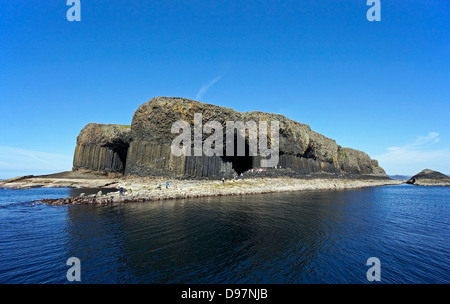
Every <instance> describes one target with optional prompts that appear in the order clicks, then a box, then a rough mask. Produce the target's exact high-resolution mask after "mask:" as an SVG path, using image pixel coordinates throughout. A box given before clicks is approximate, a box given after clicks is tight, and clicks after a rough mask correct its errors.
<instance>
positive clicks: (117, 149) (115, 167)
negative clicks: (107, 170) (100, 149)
mask: <svg viewBox="0 0 450 304" xmlns="http://www.w3.org/2000/svg"><path fill="white" fill-rule="evenodd" d="M128 147H129V144H128V143H120V144H115V145H113V146H110V147H109V149H111V150H112V152H113V155H114V157H113V160H112V162H113V163H112V165H111V169H112V171H113V172H122V173H124V172H125V165H126V161H127V153H128Z"/></svg>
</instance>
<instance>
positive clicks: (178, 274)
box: [0, 185, 450, 284]
mask: <svg viewBox="0 0 450 304" xmlns="http://www.w3.org/2000/svg"><path fill="white" fill-rule="evenodd" d="M74 191H75V190H73V189H67V188H60V189H51V188H50V189H45V188H42V189H29V190H9V189H0V283H70V282H68V281H67V278H66V273H67V271H68V270H69V268H70V266H67V265H66V261H67V260H68V259H69V258H70V257H77V258H78V259H79V260H80V262H81V266H80V274H81V283H362V284H365V283H370V282H369V281H368V280H367V278H366V273H367V271H368V269H369V268H370V266H367V265H366V262H367V259H368V258H370V257H377V258H378V259H379V260H380V263H381V267H380V270H381V277H380V278H381V281H380V283H450V188H449V187H416V186H410V185H400V186H385V187H373V188H365V189H358V190H346V191H308V192H296V193H279V194H266V195H254V196H241V197H236V196H233V197H219V198H202V199H188V200H173V201H164V202H148V203H133V204H116V205H109V206H87V205H83V206H48V205H45V204H42V203H39V202H36V200H39V199H42V198H58V197H67V196H71V195H77V194H78V192H77V193H74ZM78 191H80V190H78ZM93 191H95V190H93ZM70 284H72V283H70ZM370 284H372V283H370Z"/></svg>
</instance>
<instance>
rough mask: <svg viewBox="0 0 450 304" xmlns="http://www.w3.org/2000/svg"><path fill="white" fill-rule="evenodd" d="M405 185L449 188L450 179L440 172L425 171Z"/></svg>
mask: <svg viewBox="0 0 450 304" xmlns="http://www.w3.org/2000/svg"><path fill="white" fill-rule="evenodd" d="M406 183H408V184H412V185H416V186H450V177H448V176H447V175H445V174H443V173H441V172H437V171H433V170H430V169H425V170H423V171H421V172H420V173H418V174H416V175H414V176H413V177H411V178H410V179H409V180H408V181H407V182H406Z"/></svg>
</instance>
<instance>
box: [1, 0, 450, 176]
mask: <svg viewBox="0 0 450 304" xmlns="http://www.w3.org/2000/svg"><path fill="white" fill-rule="evenodd" d="M68 9H69V6H67V5H66V0H58V1H28V0H16V1H9V0H0V104H1V111H0V128H1V137H0V178H7V177H11V176H16V175H23V174H28V173H31V174H40V173H49V172H56V171H63V170H70V169H71V166H72V156H73V150H74V147H75V143H76V136H77V135H78V132H79V131H80V130H81V129H82V128H83V126H84V125H86V124H87V123H89V122H97V123H119V124H130V123H131V118H132V115H133V113H134V111H135V110H136V109H137V107H138V106H139V105H140V104H142V103H144V102H145V101H147V100H149V99H150V98H152V97H154V96H178V97H185V98H191V99H197V100H200V101H202V102H207V103H212V104H217V105H221V106H227V107H231V108H234V109H236V110H239V111H250V110H261V111H267V112H273V113H281V114H284V115H286V116H288V117H289V118H292V119H295V120H298V121H300V122H302V123H306V124H309V125H310V126H311V128H312V129H313V130H315V131H317V132H319V133H322V134H324V135H326V136H328V137H331V138H333V139H335V140H336V141H337V143H338V144H340V145H341V146H344V147H352V148H355V149H359V150H363V151H365V152H367V153H368V154H369V155H370V156H371V157H375V158H379V160H380V163H381V165H382V166H383V167H384V168H385V169H386V171H387V172H388V174H410V175H412V174H414V173H417V172H418V171H420V170H422V169H424V168H430V169H435V170H439V171H442V172H444V173H450V128H449V126H450V123H449V113H450V85H449V83H450V18H449V12H450V2H449V1H448V0H427V1H425V0H421V1H416V0H408V1H400V0H397V1H388V0H381V18H382V19H381V22H369V21H367V19H366V12H367V10H368V9H369V7H368V6H367V5H366V0H348V1H337V0H334V1H332V0H330V1H312V0H295V1H289V0H285V1H253V0H241V1H234V0H215V1H212V0H211V1H196V0H188V1H172V0H151V1H147V0H146V1H143V0H142V1H116V0H109V1H106V0H104V1H93V0H90V1H88V0H81V22H69V21H67V19H66V12H67V10H68Z"/></svg>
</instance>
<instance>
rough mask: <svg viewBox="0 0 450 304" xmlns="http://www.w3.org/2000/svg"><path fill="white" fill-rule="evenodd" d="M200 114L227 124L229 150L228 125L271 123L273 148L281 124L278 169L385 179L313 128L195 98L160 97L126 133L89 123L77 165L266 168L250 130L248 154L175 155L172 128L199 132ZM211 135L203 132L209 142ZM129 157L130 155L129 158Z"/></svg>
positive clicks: (365, 159) (136, 171)
mask: <svg viewBox="0 0 450 304" xmlns="http://www.w3.org/2000/svg"><path fill="white" fill-rule="evenodd" d="M194 114H201V115H202V121H203V125H204V124H205V123H206V122H209V121H217V122H219V123H220V124H221V125H222V127H223V131H224V132H223V134H224V140H223V142H224V146H225V143H226V139H225V133H226V132H225V129H226V128H225V126H226V122H227V121H234V122H237V121H242V122H244V123H247V122H251V121H254V122H256V125H258V124H259V122H261V121H267V122H268V131H267V133H268V139H267V141H268V146H270V142H271V138H270V134H271V132H270V122H271V121H278V123H279V162H278V166H281V167H282V168H290V169H292V170H294V171H295V172H297V173H299V174H310V173H334V174H356V175H379V176H385V173H384V170H383V169H381V168H380V167H379V166H378V162H377V161H375V160H372V159H370V157H369V156H368V155H367V154H366V153H364V152H361V151H357V150H353V149H350V148H342V147H341V146H339V145H337V144H336V142H335V141H334V140H332V139H330V138H327V137H325V136H323V135H321V134H319V133H316V132H314V131H312V130H311V128H310V127H309V126H308V125H305V124H302V123H299V122H297V121H293V120H291V119H288V118H286V117H285V116H282V115H278V114H271V113H264V112H246V113H240V112H237V111H235V110H233V109H229V108H225V107H219V106H215V105H211V104H205V103H201V102H198V101H194V100H189V99H184V98H168V97H155V98H153V99H151V100H150V101H148V102H146V103H144V104H142V105H141V106H140V107H139V108H138V109H137V111H136V112H135V113H134V116H133V120H132V124H131V128H130V129H121V128H123V127H120V126H117V125H97V124H89V125H87V126H86V127H85V128H84V129H83V130H82V131H81V133H80V136H79V137H78V141H77V149H76V151H75V159H74V167H75V168H87V169H92V170H98V171H108V170H110V171H116V172H118V171H122V170H123V171H124V173H125V174H130V175H140V176H180V177H223V176H225V177H227V176H234V175H236V174H239V173H241V172H245V171H247V170H249V169H258V168H260V160H261V159H260V158H261V157H260V156H249V155H248V143H249V141H248V133H249V132H250V131H249V130H247V131H246V132H247V136H246V138H245V142H246V151H247V154H246V155H247V156H227V154H226V153H225V147H224V153H223V155H224V156H206V155H203V156H186V157H184V156H181V157H176V156H174V155H173V154H172V152H171V144H172V141H173V140H174V138H175V137H176V136H178V135H179V133H172V132H171V128H172V125H173V123H175V122H176V121H180V120H181V121H185V122H187V123H188V124H190V126H191V128H192V129H193V126H194ZM112 126H115V127H112ZM113 130H114V131H113ZM119 131H120V132H119ZM210 135H211V134H210V133H206V132H203V137H202V139H203V141H204V140H205V139H206V138H207V137H209V136H210ZM236 140H237V138H236V135H235V142H236ZM114 142H115V144H114ZM193 142H194V141H192V143H193ZM118 143H120V144H118ZM118 147H120V148H118ZM108 149H109V150H108ZM119 151H121V152H119ZM108 153H109V154H108ZM111 153H112V154H111ZM114 153H115V154H114ZM106 155H111V156H108V157H107V156H106ZM114 155H116V156H114ZM123 155H126V159H125V160H124V159H123ZM192 155H193V154H192ZM118 159H120V162H119V161H118ZM105 168H108V169H107V170H105Z"/></svg>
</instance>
